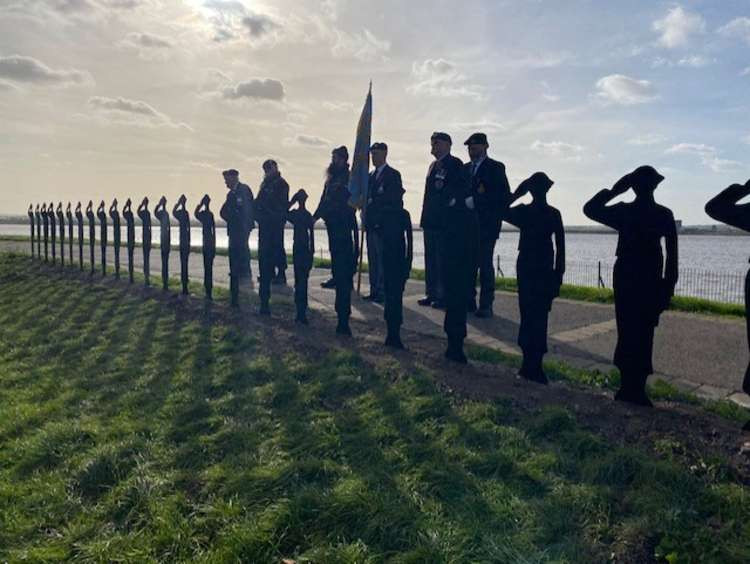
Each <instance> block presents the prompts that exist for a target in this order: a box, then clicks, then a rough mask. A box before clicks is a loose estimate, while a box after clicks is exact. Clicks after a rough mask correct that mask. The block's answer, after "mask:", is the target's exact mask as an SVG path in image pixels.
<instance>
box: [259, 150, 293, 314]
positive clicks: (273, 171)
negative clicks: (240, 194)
mask: <svg viewBox="0 0 750 564" xmlns="http://www.w3.org/2000/svg"><path fill="white" fill-rule="evenodd" d="M263 170H264V171H265V178H263V181H262V182H261V183H260V188H259V190H258V196H257V197H256V198H255V220H256V222H257V223H258V270H260V289H259V295H260V314H261V315H270V313H271V310H270V308H269V305H268V301H269V298H270V297H271V283H272V282H277V283H286V274H285V272H284V270H282V269H280V264H281V260H280V258H279V247H281V248H282V249H283V246H284V242H283V236H284V225H285V224H286V212H287V209H288V208H289V184H287V182H286V180H284V179H283V178H282V177H281V174H280V173H279V170H278V167H277V166H276V162H275V161H272V160H267V161H266V162H264V163H263ZM284 262H285V263H286V254H284ZM276 268H279V269H280V270H279V274H277V275H274V269H276Z"/></svg>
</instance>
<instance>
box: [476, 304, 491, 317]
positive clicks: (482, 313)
mask: <svg viewBox="0 0 750 564" xmlns="http://www.w3.org/2000/svg"><path fill="white" fill-rule="evenodd" d="M474 315H475V316H476V317H478V318H480V319H489V318H490V317H492V316H493V315H494V314H493V313H492V308H491V307H480V308H479V309H478V310H477V311H476V313H475V314H474Z"/></svg>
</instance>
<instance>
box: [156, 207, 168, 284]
mask: <svg viewBox="0 0 750 564" xmlns="http://www.w3.org/2000/svg"><path fill="white" fill-rule="evenodd" d="M154 217H156V219H158V220H159V246H160V247H161V287H162V289H164V290H169V251H170V250H171V247H172V239H171V233H170V225H169V212H168V211H167V198H166V196H162V197H161V199H160V200H159V203H158V204H156V207H155V208H154Z"/></svg>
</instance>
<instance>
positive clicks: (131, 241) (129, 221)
mask: <svg viewBox="0 0 750 564" xmlns="http://www.w3.org/2000/svg"><path fill="white" fill-rule="evenodd" d="M131 206H132V204H131V203H130V201H128V202H126V203H125V207H124V208H123V210H122V217H124V218H125V240H126V242H125V245H126V246H127V249H128V280H129V281H130V283H131V284H132V283H133V274H134V273H133V266H134V265H133V254H134V252H135V218H134V217H133V209H132V207H131Z"/></svg>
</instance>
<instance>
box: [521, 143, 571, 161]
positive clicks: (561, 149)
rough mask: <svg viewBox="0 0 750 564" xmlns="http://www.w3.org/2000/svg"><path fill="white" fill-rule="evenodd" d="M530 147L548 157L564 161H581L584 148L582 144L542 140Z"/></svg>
mask: <svg viewBox="0 0 750 564" xmlns="http://www.w3.org/2000/svg"><path fill="white" fill-rule="evenodd" d="M530 149H531V150H532V151H535V152H537V153H541V154H542V155H546V156H548V157H555V158H558V159H561V160H564V161H577V162H578V161H580V160H581V159H582V158H583V152H584V148H583V147H582V146H581V145H576V144H573V143H565V142H564V141H546V142H545V141H540V140H538V139H537V140H536V141H534V142H533V143H532V144H531V147H530Z"/></svg>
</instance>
